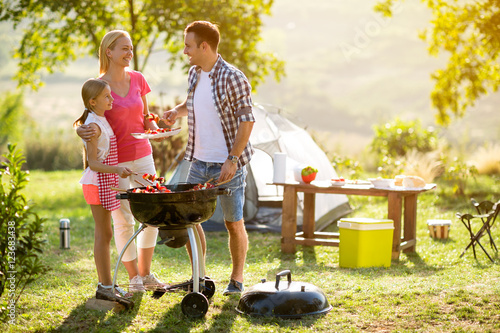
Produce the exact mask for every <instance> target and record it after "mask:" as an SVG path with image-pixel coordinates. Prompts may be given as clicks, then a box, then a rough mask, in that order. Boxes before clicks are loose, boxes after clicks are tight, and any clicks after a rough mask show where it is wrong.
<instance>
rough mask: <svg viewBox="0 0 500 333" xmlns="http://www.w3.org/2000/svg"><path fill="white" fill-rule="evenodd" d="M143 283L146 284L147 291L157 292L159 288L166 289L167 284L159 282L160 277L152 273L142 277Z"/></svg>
mask: <svg viewBox="0 0 500 333" xmlns="http://www.w3.org/2000/svg"><path fill="white" fill-rule="evenodd" d="M142 283H143V284H144V288H145V289H146V290H153V291H154V290H156V289H158V288H165V283H163V282H161V281H160V280H158V277H157V276H156V274H155V273H151V274H149V275H146V276H143V277H142Z"/></svg>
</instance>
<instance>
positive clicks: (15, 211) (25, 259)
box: [0, 144, 49, 320]
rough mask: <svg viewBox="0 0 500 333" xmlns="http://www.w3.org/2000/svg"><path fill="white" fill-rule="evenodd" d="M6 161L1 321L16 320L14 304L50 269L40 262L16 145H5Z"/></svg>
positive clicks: (35, 221)
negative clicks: (5, 295) (29, 285)
mask: <svg viewBox="0 0 500 333" xmlns="http://www.w3.org/2000/svg"><path fill="white" fill-rule="evenodd" d="M7 149H8V153H6V154H4V157H5V158H6V159H7V161H6V162H2V168H3V170H2V171H1V172H0V234H1V235H2V237H3V239H2V242H0V252H1V254H2V257H1V259H0V296H2V295H3V293H4V292H5V291H8V293H7V297H5V298H3V299H2V302H1V303H0V308H1V314H0V317H2V319H5V318H6V317H7V318H10V320H13V318H15V304H16V303H17V301H18V299H19V297H20V296H21V294H22V293H23V291H24V289H25V288H26V286H27V285H28V284H30V283H32V282H33V281H35V280H36V279H37V278H38V277H39V276H40V275H42V274H44V273H46V272H47V271H48V270H49V268H48V266H46V265H44V264H43V263H42V262H41V260H40V257H39V256H40V255H41V254H42V253H43V245H44V243H45V242H46V241H45V240H44V239H43V238H42V232H43V230H42V227H43V225H42V223H43V221H44V219H42V218H40V217H39V216H38V215H37V214H36V213H35V212H34V211H33V207H32V206H31V205H30V202H28V200H27V199H26V198H25V196H24V195H23V194H22V193H21V191H22V190H23V189H24V188H25V187H26V185H27V183H28V181H29V179H28V172H27V171H23V170H21V167H22V165H23V164H24V162H25V160H24V157H23V155H22V154H21V152H20V151H19V150H18V149H17V148H16V146H15V145H10V144H9V145H8V147H7Z"/></svg>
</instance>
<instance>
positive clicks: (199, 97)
mask: <svg viewBox="0 0 500 333" xmlns="http://www.w3.org/2000/svg"><path fill="white" fill-rule="evenodd" d="M208 74H209V73H208V72H204V71H201V72H200V77H199V78H198V84H197V85H196V90H195V92H194V101H193V103H194V119H195V124H196V125H195V128H194V158H196V159H198V160H200V161H204V162H216V163H224V162H225V161H226V159H227V155H228V152H227V146H226V141H225V139H224V133H223V131H222V125H221V121H220V119H219V115H218V113H217V110H216V109H215V104H214V101H213V99H212V86H211V80H210V77H209V76H208Z"/></svg>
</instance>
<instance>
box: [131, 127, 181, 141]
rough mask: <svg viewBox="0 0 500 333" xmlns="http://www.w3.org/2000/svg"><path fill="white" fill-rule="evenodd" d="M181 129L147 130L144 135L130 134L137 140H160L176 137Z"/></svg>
mask: <svg viewBox="0 0 500 333" xmlns="http://www.w3.org/2000/svg"><path fill="white" fill-rule="evenodd" d="M180 131H181V128H180V127H179V128H159V129H157V130H149V129H148V130H145V131H144V133H130V135H132V136H133V137H134V138H136V139H158V138H164V137H167V136H172V135H176V134H178V133H179V132H180Z"/></svg>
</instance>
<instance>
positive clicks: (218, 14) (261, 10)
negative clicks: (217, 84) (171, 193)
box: [0, 0, 284, 90]
mask: <svg viewBox="0 0 500 333" xmlns="http://www.w3.org/2000/svg"><path fill="white" fill-rule="evenodd" d="M272 3H273V0H251V1H245V0H225V1H220V0H189V1H186V0H142V1H134V0H127V1H124V0H122V1H114V0H91V1H90V0H66V1H53V0H18V1H9V0H0V22H1V21H8V22H12V23H13V26H14V28H15V29H19V28H23V36H22V40H21V43H20V45H19V47H18V48H17V49H16V50H15V53H14V57H15V58H17V59H18V60H19V62H18V71H17V74H16V76H15V79H16V80H17V81H18V84H19V86H30V87H31V88H32V89H34V90H36V89H37V88H38V87H40V86H41V85H42V84H43V82H42V75H43V74H44V73H54V72H55V71H62V70H63V69H64V67H65V66H67V65H68V64H69V63H70V62H72V61H74V60H76V59H77V58H78V57H81V56H83V55H85V54H89V55H94V56H97V54H98V49H99V44H100V41H101V38H102V37H103V36H104V34H105V33H106V32H108V31H109V30H113V29H123V30H126V31H128V32H129V33H130V35H131V38H132V42H133V44H134V48H135V57H134V69H136V70H139V71H143V70H144V68H145V66H146V64H147V61H148V57H149V55H150V54H151V53H152V52H153V51H154V48H155V46H156V45H158V44H161V45H162V47H163V48H165V49H166V50H167V51H168V52H169V53H170V54H171V57H170V58H169V59H168V62H169V64H170V66H173V65H174V64H175V63H177V62H180V61H183V62H184V63H185V59H182V54H181V53H182V52H181V50H182V49H183V47H184V42H183V31H184V28H185V27H186V26H187V24H189V23H190V22H192V21H195V20H199V19H202V20H208V21H211V22H214V23H216V24H218V25H219V28H220V30H221V35H222V38H221V39H222V40H221V44H220V47H219V53H220V54H221V55H222V56H223V57H224V59H225V60H227V61H228V62H230V63H232V64H234V65H235V66H236V67H238V68H240V69H241V70H242V71H243V72H244V73H245V74H246V75H247V77H248V78H249V80H250V82H251V84H252V86H253V87H254V88H255V87H256V86H257V85H258V84H260V83H261V82H263V80H264V79H265V77H266V76H268V75H269V74H271V73H273V72H274V75H275V79H276V80H279V79H280V78H281V77H282V76H283V75H284V63H283V61H280V60H278V59H277V58H276V57H275V56H274V55H273V54H270V53H263V52H260V51H259V50H258V48H257V44H258V42H259V41H260V40H261V37H260V33H261V27H262V21H261V16H262V15H264V14H265V15H270V14H271V6H272ZM82 50H83V52H82ZM185 66H187V65H185Z"/></svg>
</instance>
